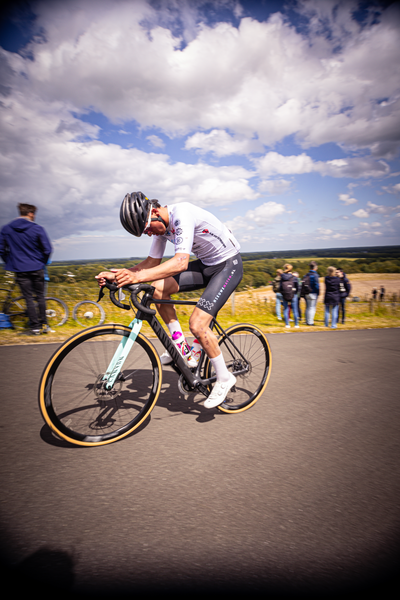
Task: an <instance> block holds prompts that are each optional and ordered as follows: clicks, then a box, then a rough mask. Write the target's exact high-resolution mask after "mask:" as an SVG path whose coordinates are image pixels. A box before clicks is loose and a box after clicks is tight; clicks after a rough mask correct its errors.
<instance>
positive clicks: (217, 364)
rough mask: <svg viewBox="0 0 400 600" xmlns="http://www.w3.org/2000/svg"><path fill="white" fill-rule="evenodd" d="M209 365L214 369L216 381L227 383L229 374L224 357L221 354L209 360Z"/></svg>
mask: <svg viewBox="0 0 400 600" xmlns="http://www.w3.org/2000/svg"><path fill="white" fill-rule="evenodd" d="M210 361H211V364H212V366H213V367H214V371H215V375H216V376H217V381H228V380H229V378H230V376H231V374H230V373H229V371H228V369H227V368H226V364H225V360H224V357H223V356H222V352H221V354H219V355H218V356H216V357H215V358H210Z"/></svg>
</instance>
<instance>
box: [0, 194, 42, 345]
mask: <svg viewBox="0 0 400 600" xmlns="http://www.w3.org/2000/svg"><path fill="white" fill-rule="evenodd" d="M18 209H19V214H20V217H19V218H17V219H14V221H11V223H8V225H5V226H4V227H3V229H2V230H1V232H0V256H1V258H2V259H3V261H4V263H5V269H6V270H7V271H13V272H14V273H15V278H16V281H17V282H18V285H19V287H20V288H21V292H22V295H23V296H24V298H25V301H26V308H27V313H28V318H29V327H30V333H31V334H32V335H39V334H40V333H41V332H42V331H43V333H47V332H48V331H50V328H49V327H48V325H47V318H46V302H45V297H44V267H45V265H46V264H47V261H48V259H49V257H50V254H51V251H52V247H51V244H50V240H49V238H48V236H47V233H46V231H45V230H44V229H43V227H41V226H40V225H37V224H36V223H34V220H35V214H36V206H33V205H32V204H18ZM34 297H35V298H36V301H37V305H38V311H39V312H37V311H36V306H35V303H34Z"/></svg>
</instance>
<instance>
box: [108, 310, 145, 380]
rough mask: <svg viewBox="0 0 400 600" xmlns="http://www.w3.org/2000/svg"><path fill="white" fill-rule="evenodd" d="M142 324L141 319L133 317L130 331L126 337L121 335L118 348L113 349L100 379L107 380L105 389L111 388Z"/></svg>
mask: <svg viewBox="0 0 400 600" xmlns="http://www.w3.org/2000/svg"><path fill="white" fill-rule="evenodd" d="M142 324H143V321H141V320H140V319H136V318H135V319H133V321H132V322H131V323H130V325H129V327H130V328H131V333H130V334H129V336H128V337H125V336H123V337H122V339H121V341H120V343H119V345H118V348H117V350H116V351H115V354H114V356H113V357H112V359H111V362H110V364H109V365H108V367H107V371H106V372H105V373H104V375H103V379H102V381H106V382H107V383H106V384H105V388H106V390H111V389H112V388H113V386H114V383H115V381H116V380H117V378H118V376H119V374H120V372H121V368H122V365H123V364H124V362H125V360H126V358H127V356H128V354H129V352H130V351H131V349H132V346H133V344H134V343H135V340H136V338H137V336H138V335H139V332H140V330H141V328H142Z"/></svg>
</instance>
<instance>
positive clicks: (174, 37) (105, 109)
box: [8, 0, 400, 168]
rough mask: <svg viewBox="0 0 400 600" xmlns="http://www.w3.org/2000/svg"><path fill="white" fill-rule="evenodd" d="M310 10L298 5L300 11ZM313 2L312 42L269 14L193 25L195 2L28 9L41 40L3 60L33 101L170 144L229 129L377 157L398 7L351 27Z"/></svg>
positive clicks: (391, 97) (395, 71)
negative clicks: (35, 14) (143, 131)
mask: <svg viewBox="0 0 400 600" xmlns="http://www.w3.org/2000/svg"><path fill="white" fill-rule="evenodd" d="M314 4H315V3H309V2H307V3H301V4H300V6H302V7H303V9H304V11H306V8H304V7H307V11H308V13H310V11H311V7H312V6H313V5H314ZM319 4H321V3H319ZM324 4H326V7H325V10H324V11H323V14H322V12H321V10H322V9H321V8H317V7H316V5H315V6H314V8H313V10H314V14H313V17H312V19H313V20H311V21H310V22H309V35H311V40H312V43H309V41H310V40H309V39H307V38H306V37H305V36H304V35H302V34H301V33H300V32H299V31H297V30H296V29H295V28H294V27H293V26H291V25H290V24H289V23H288V22H285V21H284V20H283V18H282V16H281V15H280V14H279V13H275V14H273V15H272V16H271V17H270V18H269V20H268V21H266V22H259V21H256V20H253V19H251V18H248V17H247V18H243V19H242V20H241V22H240V25H239V27H238V28H235V27H234V26H233V25H231V24H229V23H228V22H221V23H218V24H213V26H208V25H206V24H205V22H204V21H203V22H202V23H200V22H199V14H200V13H199V11H198V8H196V5H195V4H194V3H187V2H183V1H182V2H179V1H178V0H177V1H176V2H175V3H173V5H170V4H169V3H161V4H160V5H159V6H158V7H157V9H155V8H152V6H151V5H150V4H148V3H146V2H145V1H144V0H141V1H140V0H138V1H137V2H131V1H128V0H114V2H106V1H105V0H103V1H99V2H96V3H93V2H91V1H90V0H80V1H79V2H77V1H72V0H70V1H69V2H54V3H47V4H44V5H41V4H39V5H38V6H39V12H40V14H39V18H38V20H37V25H38V27H41V28H42V29H43V31H44V32H45V40H44V39H43V37H42V38H41V39H40V43H39V42H34V43H32V44H31V46H30V48H29V50H30V52H31V53H32V55H33V56H34V60H28V59H26V60H23V59H21V58H19V57H18V58H17V57H16V56H12V57H11V56H9V57H8V58H9V61H10V64H11V65H12V67H13V68H14V69H15V70H18V71H19V70H21V71H22V72H23V73H24V76H25V77H26V78H27V81H29V83H30V85H31V86H32V87H33V89H35V90H36V92H37V93H38V94H40V96H41V97H42V98H43V99H46V100H47V101H49V102H53V101H54V102H57V101H62V102H64V101H65V102H67V103H69V104H71V105H73V106H74V107H76V109H77V110H79V109H81V110H85V109H87V108H88V107H93V108H94V109H95V110H97V111H99V112H102V113H103V114H105V115H106V116H108V117H109V118H110V119H112V120H114V121H115V122H123V121H124V120H132V119H135V120H136V121H138V122H139V123H140V124H141V125H142V126H143V127H146V126H155V127H159V128H160V129H162V130H163V131H165V132H168V133H169V134H171V135H175V134H178V133H179V134H181V133H189V132H190V131H193V129H196V128H199V129H203V130H214V129H217V130H228V129H229V130H230V131H232V132H233V134H234V135H241V136H245V137H246V138H247V139H248V140H253V138H254V133H255V132H257V134H258V138H259V140H260V142H262V143H263V144H265V145H268V146H272V145H273V144H275V143H276V142H277V141H279V140H282V139H283V138H284V137H286V136H288V135H295V136H296V137H297V139H298V140H299V142H300V143H302V144H304V146H310V145H314V146H315V145H319V144H322V143H327V142H336V143H339V144H345V145H349V146H351V147H370V148H371V149H373V151H374V153H375V155H376V156H379V148H380V147H382V148H383V147H384V146H385V144H386V146H387V144H396V143H398V138H396V136H395V135H394V132H395V131H396V130H398V123H399V116H400V101H399V100H398V91H399V79H400V77H399V75H400V64H399V63H398V62H397V63H396V61H393V56H395V55H396V54H397V48H398V43H399V29H398V21H399V17H398V14H399V13H398V10H397V9H396V7H395V6H392V7H390V8H388V9H387V10H386V11H385V12H384V13H383V16H382V18H381V20H380V22H377V23H375V24H373V25H372V24H369V26H367V27H364V28H361V27H360V26H359V25H358V24H357V23H356V22H355V21H354V20H352V18H351V11H352V8H351V6H348V7H346V6H345V4H346V3H341V4H340V3H339V11H338V8H337V7H336V6H334V3H331V2H329V3H324ZM171 6H173V8H174V11H173V14H174V15H175V16H176V15H178V14H180V19H181V22H182V23H183V24H184V27H183V30H184V32H186V33H184V34H183V35H182V36H180V35H179V34H178V33H177V32H178V29H177V28H176V23H173V22H172V21H171V14H170V13H171ZM230 6H232V7H233V6H234V3H231V5H230ZM339 12H340V15H341V16H340V19H339V16H338V15H339ZM327 22H329V23H330V28H331V30H332V31H333V30H334V31H335V35H333V36H332V37H331V38H330V39H329V38H327V37H326V30H324V27H323V25H324V26H326V23H327ZM339 23H340V24H341V25H340V26H339ZM344 23H345V24H346V26H345V27H344V26H342V24H344ZM145 25H146V26H145ZM168 27H170V29H168ZM349 31H351V34H350V33H349ZM173 32H175V33H173ZM188 32H190V33H188ZM183 39H185V40H186V41H188V42H189V43H187V45H186V46H185V47H184V48H183V49H182V46H181V45H182V41H183ZM82 82H84V85H82ZM382 98H384V99H385V101H384V102H382V101H378V100H379V99H382ZM260 115H265V118H260ZM203 142H205V140H203ZM196 143H197V142H196ZM233 148H234V149H235V151H236V150H237V147H235V145H234V146H233ZM382 152H384V153H383V154H382V155H386V154H385V152H386V153H387V150H385V151H383V150H382ZM299 168H301V167H299Z"/></svg>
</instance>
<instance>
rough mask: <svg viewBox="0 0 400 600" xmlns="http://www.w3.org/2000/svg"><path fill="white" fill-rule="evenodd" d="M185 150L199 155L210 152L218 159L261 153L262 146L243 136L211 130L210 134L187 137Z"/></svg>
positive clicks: (256, 141) (196, 134)
mask: <svg viewBox="0 0 400 600" xmlns="http://www.w3.org/2000/svg"><path fill="white" fill-rule="evenodd" d="M185 149H186V150H192V149H194V150H197V152H199V153H200V154H206V153H207V152H211V153H212V154H214V155H215V156H219V157H220V156H230V155H232V154H242V155H245V154H251V153H254V152H262V151H263V145H262V144H260V142H259V141H258V140H251V139H248V138H246V137H244V136H232V135H229V133H227V132H226V131H222V130H219V129H213V130H212V131H210V133H200V132H198V133H195V134H194V135H192V136H191V137H189V138H188V139H187V140H186V142H185Z"/></svg>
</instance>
